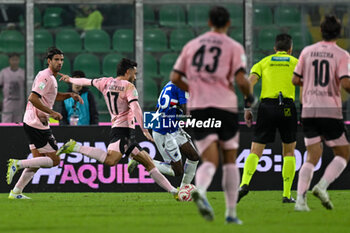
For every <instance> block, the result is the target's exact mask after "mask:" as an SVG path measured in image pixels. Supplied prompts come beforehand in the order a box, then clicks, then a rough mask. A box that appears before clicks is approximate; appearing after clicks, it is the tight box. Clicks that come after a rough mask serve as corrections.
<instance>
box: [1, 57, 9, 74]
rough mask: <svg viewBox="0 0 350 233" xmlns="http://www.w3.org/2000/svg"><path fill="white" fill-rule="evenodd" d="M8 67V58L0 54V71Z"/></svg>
mask: <svg viewBox="0 0 350 233" xmlns="http://www.w3.org/2000/svg"><path fill="white" fill-rule="evenodd" d="M7 66H9V57H8V56H7V55H6V54H0V71H1V70H2V69H4V68H5V67H7Z"/></svg>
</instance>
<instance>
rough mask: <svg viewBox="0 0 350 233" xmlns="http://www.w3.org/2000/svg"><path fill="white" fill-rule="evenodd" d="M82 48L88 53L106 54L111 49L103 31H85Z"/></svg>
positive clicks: (106, 34)
mask: <svg viewBox="0 0 350 233" xmlns="http://www.w3.org/2000/svg"><path fill="white" fill-rule="evenodd" d="M84 48H85V49H86V51H88V52H102V53H105V52H108V51H110V48H111V39H110V37H109V35H108V33H107V32H105V31H104V30H98V29H96V30H89V31H86V34H85V39H84Z"/></svg>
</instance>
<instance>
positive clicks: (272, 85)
mask: <svg viewBox="0 0 350 233" xmlns="http://www.w3.org/2000/svg"><path fill="white" fill-rule="evenodd" d="M297 63H298V59H296V58H295V57H293V56H291V55H289V54H288V53H287V52H284V51H279V52H277V53H275V54H272V55H270V56H267V57H265V58H263V59H262V60H261V61H259V62H258V63H256V64H255V65H254V66H253V67H252V69H251V71H250V73H251V74H255V75H257V76H258V77H259V79H261V81H262V84H261V94H260V99H264V98H278V94H279V93H280V92H282V95H283V97H284V98H291V99H293V101H294V100H295V86H294V85H293V83H292V77H293V71H294V68H295V66H296V65H297Z"/></svg>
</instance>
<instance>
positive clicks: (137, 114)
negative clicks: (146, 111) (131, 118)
mask: <svg viewBox="0 0 350 233" xmlns="http://www.w3.org/2000/svg"><path fill="white" fill-rule="evenodd" d="M129 106H130V108H131V111H132V112H133V113H134V115H135V118H136V121H137V122H138V123H139V124H140V127H141V130H142V132H143V134H144V135H145V137H146V138H147V139H148V140H150V141H152V142H154V140H153V138H152V136H151V134H150V133H149V132H148V130H147V129H145V128H143V119H142V110H141V107H140V105H139V102H138V101H133V102H131V103H130V105H129Z"/></svg>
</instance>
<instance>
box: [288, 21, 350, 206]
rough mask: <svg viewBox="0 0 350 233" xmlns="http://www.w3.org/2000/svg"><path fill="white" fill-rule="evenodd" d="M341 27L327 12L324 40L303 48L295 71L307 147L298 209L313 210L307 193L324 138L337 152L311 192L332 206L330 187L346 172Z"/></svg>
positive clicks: (348, 69) (345, 59) (349, 74)
mask: <svg viewBox="0 0 350 233" xmlns="http://www.w3.org/2000/svg"><path fill="white" fill-rule="evenodd" d="M340 30H341V24H340V21H339V20H338V19H337V18H336V17H335V16H326V18H325V20H324V21H323V22H322V24H321V33H322V38H323V41H321V42H318V43H316V44H313V45H311V46H308V47H306V48H304V49H303V51H302V52H301V54H300V57H299V63H298V65H297V67H296V68H295V71H294V76H293V83H294V85H300V86H303V96H302V100H303V109H302V115H301V117H302V123H303V131H304V137H305V145H306V148H307V161H306V162H305V163H304V164H303V166H302V167H301V169H300V171H299V180H298V196H297V201H296V203H295V210H296V211H310V208H309V207H308V205H307V203H306V194H307V190H308V189H309V187H310V183H311V180H312V176H313V173H314V168H315V166H316V164H317V163H318V161H319V159H320V157H321V156H322V152H323V148H322V144H321V141H322V139H323V140H324V141H325V143H326V145H327V146H329V147H331V148H332V149H333V153H334V155H335V156H334V159H333V160H332V161H331V162H330V163H329V164H328V166H327V168H326V170H325V172H324V174H323V176H322V178H321V180H320V181H319V182H318V183H317V184H316V185H315V186H314V187H313V189H312V193H313V194H314V195H315V196H316V197H318V198H319V199H320V200H321V202H322V204H323V205H324V206H325V207H326V208H327V209H333V204H332V202H331V200H330V198H329V195H328V192H327V188H328V186H329V185H330V184H331V183H332V182H333V181H334V180H335V179H336V178H337V177H338V176H339V175H340V174H341V173H342V172H343V170H344V169H345V167H346V165H347V163H348V161H349V158H350V151H349V141H348V139H347V138H348V137H347V132H346V128H345V125H344V122H343V114H342V101H341V95H340V86H342V87H343V88H344V89H345V90H346V91H347V92H349V93H350V79H349V78H350V56H349V53H348V52H347V51H345V50H343V49H341V48H340V47H338V46H337V45H336V40H337V38H338V37H339V35H340Z"/></svg>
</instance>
